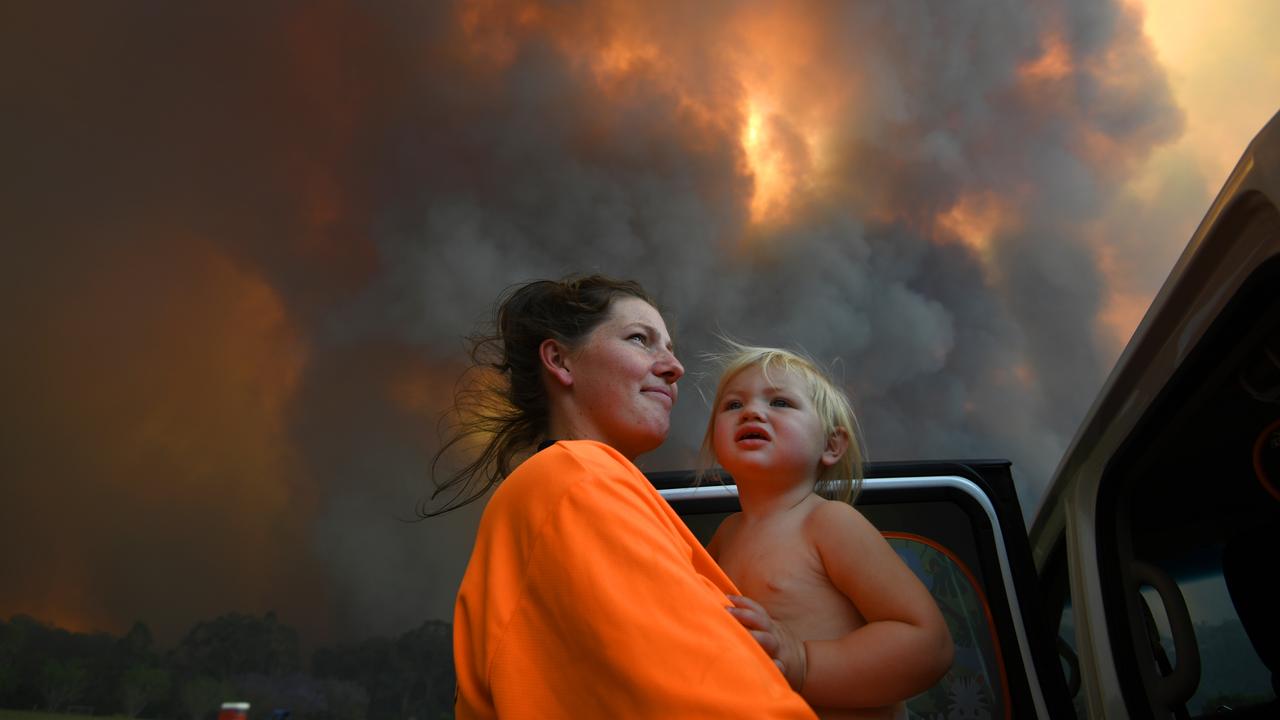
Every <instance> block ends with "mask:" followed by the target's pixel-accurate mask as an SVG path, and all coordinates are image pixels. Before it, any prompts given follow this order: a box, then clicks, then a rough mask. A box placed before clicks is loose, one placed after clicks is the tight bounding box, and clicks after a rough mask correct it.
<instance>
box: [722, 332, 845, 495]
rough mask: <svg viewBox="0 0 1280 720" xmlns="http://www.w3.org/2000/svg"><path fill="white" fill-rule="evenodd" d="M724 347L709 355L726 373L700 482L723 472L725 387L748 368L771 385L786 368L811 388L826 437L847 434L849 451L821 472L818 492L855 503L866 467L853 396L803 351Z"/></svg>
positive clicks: (737, 345)
mask: <svg viewBox="0 0 1280 720" xmlns="http://www.w3.org/2000/svg"><path fill="white" fill-rule="evenodd" d="M725 344H726V345H727V346H728V347H727V349H726V350H724V351H723V352H720V353H715V354H711V355H708V356H707V357H708V359H710V360H711V361H712V362H713V363H715V364H717V365H719V366H720V367H721V373H720V382H719V383H718V384H717V385H716V395H715V400H714V401H713V402H712V403H711V419H710V420H709V421H708V422H707V432H706V434H705V435H704V436H703V438H702V448H701V449H700V450H699V452H698V473H697V475H698V481H699V482H701V481H702V480H703V478H705V477H706V476H707V475H711V474H718V470H715V469H714V466H715V465H716V463H717V458H716V453H715V446H714V443H713V441H712V440H713V436H714V434H715V426H716V414H717V413H718V411H719V409H720V403H721V401H722V400H723V399H724V389H725V386H726V385H728V384H729V381H730V380H732V379H733V378H734V377H736V376H737V375H738V373H740V372H742V371H743V370H746V369H747V368H752V367H758V368H760V372H761V373H762V374H763V375H764V377H765V381H766V382H769V383H772V382H773V381H772V380H770V379H769V373H770V372H771V371H777V370H782V371H784V372H788V371H789V372H793V373H796V374H797V375H799V376H800V377H802V378H804V380H805V382H806V383H807V384H808V386H809V399H810V400H811V401H812V402H813V405H814V410H815V411H816V412H817V414H818V418H819V419H820V420H821V421H822V432H823V437H824V438H829V437H831V434H832V433H834V432H835V431H836V429H837V428H844V431H845V433H847V434H848V437H849V449H848V450H846V451H845V453H844V455H842V456H841V457H840V460H839V461H838V462H836V463H835V464H834V465H831V466H829V467H824V468H822V470H821V472H819V473H818V477H817V480H816V481H815V483H814V488H813V489H814V492H816V493H818V494H819V495H821V496H823V497H825V498H827V499H828V500H839V501H842V502H847V503H852V502H853V501H854V500H855V499H856V498H857V497H858V493H859V492H860V491H861V490H862V463H863V461H864V459H865V457H864V455H863V449H862V442H861V433H860V432H858V418H857V416H856V415H854V413H853V405H852V404H850V402H849V398H848V396H847V395H845V393H844V392H843V391H842V390H841V389H840V388H839V387H837V386H836V384H835V383H834V382H832V381H831V378H830V377H829V376H828V375H827V373H826V372H824V371H823V370H822V368H821V367H820V366H819V365H818V363H817V362H815V361H814V360H812V359H810V358H808V357H806V356H804V355H801V354H800V353H797V352H793V351H791V350H783V349H781V348H770V347H755V346H752V345H743V344H741V343H738V342H735V341H732V340H725Z"/></svg>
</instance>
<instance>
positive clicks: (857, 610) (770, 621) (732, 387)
mask: <svg viewBox="0 0 1280 720" xmlns="http://www.w3.org/2000/svg"><path fill="white" fill-rule="evenodd" d="M724 361H725V370H724V374H723V376H722V377H721V379H720V383H719V386H718V387H717V388H716V397H715V403H714V405H713V407H712V414H711V420H710V422H709V424H708V427H707V433H706V436H705V438H704V439H703V443H702V453H703V467H704V468H706V467H710V466H711V464H712V463H713V462H718V463H719V464H720V465H721V466H723V467H724V468H725V469H726V470H728V471H729V472H730V473H731V474H732V475H733V479H734V481H735V482H736V483H737V486H738V497H739V499H740V501H741V504H742V512H739V513H734V514H733V515H731V516H729V517H728V518H726V519H725V520H724V522H723V523H722V524H721V525H720V527H719V528H718V529H717V530H716V533H715V536H714V537H713V538H712V539H711V542H710V543H709V544H708V546H707V549H708V551H710V553H711V556H712V557H714V558H715V559H716V561H717V562H718V563H719V564H720V566H721V567H722V568H723V569H724V571H725V572H726V573H727V574H728V575H729V577H730V578H731V579H732V580H733V581H734V584H736V585H737V587H738V589H739V590H740V591H741V592H742V593H743V594H744V595H746V596H747V597H741V596H730V597H729V599H730V601H731V602H733V604H734V606H733V607H731V608H729V611H730V612H731V613H733V615H734V616H735V617H736V618H737V619H738V620H739V621H740V622H741V623H742V624H743V625H744V626H745V627H746V628H747V629H748V630H749V631H751V633H752V635H754V636H755V637H756V639H757V640H758V641H759V642H760V644H761V645H762V646H763V647H764V649H765V650H766V652H768V653H769V654H770V655H772V656H773V657H774V659H775V662H776V663H777V664H778V666H779V667H780V668H781V669H782V670H783V673H784V674H785V675H786V676H787V680H788V682H790V683H791V686H792V687H793V688H795V690H796V691H797V692H799V693H800V694H801V695H802V696H803V697H804V698H805V699H806V700H807V701H808V702H809V704H810V705H812V706H813V707H814V709H815V710H816V711H817V712H818V714H819V716H820V717H823V718H898V717H905V708H904V705H903V701H905V700H906V699H907V698H909V697H911V696H913V695H916V694H918V693H920V692H923V691H924V690H927V689H928V688H929V687H930V686H932V685H933V684H934V683H936V682H937V681H938V680H939V679H941V678H942V676H943V675H944V674H945V673H946V671H947V669H948V668H949V667H950V665H951V658H952V654H953V651H954V649H953V646H952V642H951V635H950V633H949V632H948V630H947V626H946V623H945V622H944V621H943V619H942V614H941V613H940V612H939V610H938V606H937V604H936V603H934V601H933V597H932V596H931V595H930V594H929V591H928V590H927V589H926V588H925V587H924V585H923V584H922V583H921V582H920V581H919V580H918V579H917V578H916V576H915V575H914V574H913V573H912V572H911V570H910V569H909V568H908V567H907V566H906V565H905V564H904V563H903V562H902V561H901V560H900V559H899V558H898V556H897V554H896V553H895V552H894V551H893V549H892V548H890V547H889V544H888V543H887V542H885V540H884V538H883V537H882V536H881V535H880V532H879V531H878V530H876V528H875V527H874V526H873V525H872V524H871V523H870V522H869V521H868V520H867V519H866V518H864V517H863V516H862V514H861V513H860V512H858V511H857V510H855V509H854V507H853V505H852V504H851V503H852V501H853V498H854V496H855V495H856V494H857V491H858V490H859V489H860V486H861V474H862V473H861V463H862V454H861V451H860V448H859V446H858V442H857V433H855V427H856V420H855V418H854V414H853V409H852V407H851V406H850V404H849V400H848V399H847V398H846V397H845V395H844V393H843V392H841V391H840V390H839V389H838V388H837V387H835V385H834V384H833V383H832V382H831V381H830V380H829V379H828V378H827V376H826V375H825V374H824V373H823V372H822V371H821V370H820V369H819V368H818V366H817V365H816V364H815V363H813V362H812V361H810V360H808V359H807V358H804V357H801V356H800V355H797V354H796V353H792V352H789V351H786V350H778V349H773V348H757V347H748V346H743V345H737V344H733V345H732V346H731V351H730V352H729V353H728V355H727V356H726V357H725V358H724Z"/></svg>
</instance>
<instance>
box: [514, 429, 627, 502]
mask: <svg viewBox="0 0 1280 720" xmlns="http://www.w3.org/2000/svg"><path fill="white" fill-rule="evenodd" d="M619 480H624V481H626V482H628V483H643V484H646V485H647V484H648V481H647V480H646V479H645V477H644V474H643V473H641V472H640V470H639V469H638V468H637V467H636V466H635V465H634V464H632V462H631V461H630V460H627V459H626V458H625V457H624V456H623V455H622V454H621V453H619V452H618V451H617V450H614V449H613V448H612V447H609V446H608V445H605V444H604V443H599V442H595V441H593V440H561V441H559V442H557V443H555V444H554V445H551V446H549V447H547V448H544V449H542V450H540V451H538V452H536V453H534V454H533V455H532V456H530V457H529V458H528V459H526V460H525V461H524V462H522V463H520V465H519V467H517V468H516V469H515V471H514V472H512V473H511V475H510V476H508V477H507V479H506V480H504V481H503V482H502V484H501V485H500V486H499V488H498V491H497V493H495V496H494V497H495V499H496V498H497V496H498V494H499V493H501V494H503V495H507V496H520V497H521V499H522V501H525V502H528V501H538V502H547V501H553V502H554V501H555V499H556V498H559V497H561V496H562V495H563V494H564V493H566V492H574V491H586V490H588V489H589V486H592V485H594V484H596V483H598V482H600V481H604V482H617V481H619Z"/></svg>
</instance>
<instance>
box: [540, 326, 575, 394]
mask: <svg viewBox="0 0 1280 720" xmlns="http://www.w3.org/2000/svg"><path fill="white" fill-rule="evenodd" d="M538 358H539V359H540V360H542V367H543V368H545V369H546V371H547V372H548V373H549V374H550V375H551V377H552V378H553V379H554V380H555V382H558V383H560V384H561V385H563V386H565V387H570V386H572V385H573V371H572V370H570V369H569V349H568V348H566V347H565V346H564V345H563V344H561V343H560V341H559V340H555V339H552V338H547V339H546V340H543V341H542V344H541V345H539V346H538Z"/></svg>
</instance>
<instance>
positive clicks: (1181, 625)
mask: <svg viewBox="0 0 1280 720" xmlns="http://www.w3.org/2000/svg"><path fill="white" fill-rule="evenodd" d="M1278 208H1280V114H1277V115H1276V116H1275V117H1273V118H1272V119H1271V121H1270V122H1269V123H1268V124H1267V125H1266V127H1264V128H1263V129H1262V131H1261V132H1260V133H1259V134H1258V135H1257V137H1256V138H1255V139H1254V140H1253V142H1252V143H1251V144H1250V145H1249V147H1248V149H1247V150H1246V151H1245V153H1244V155H1243V156H1242V158H1241V159H1240V162H1239V163H1238V164H1237V166H1236V168H1235V170H1234V171H1233V172H1232V173H1231V175H1230V177H1229V178H1228V180H1227V182H1226V184H1225V185H1224V187H1223V188H1222V190H1221V191H1220V192H1219V194H1218V196H1217V198H1216V199H1215V200H1214V202H1213V204H1212V205H1211V207H1210V209H1209V211H1208V213H1207V214H1206V216H1205V218H1204V220H1203V221H1202V222H1201V223H1200V225H1199V227H1198V229H1197V230H1196V232H1195V234H1194V235H1193V236H1192V238H1191V240H1190V242H1189V243H1188V245H1187V247H1186V250H1185V251H1184V252H1183V254H1182V255H1181V257H1180V258H1179V260H1178V261H1177V263H1176V264H1175V266H1174V268H1173V270H1172V271H1171V272H1170V275H1169V277H1168V279H1167V280H1166V281H1165V283H1164V285H1163V287H1162V288H1161V290H1160V291H1159V293H1158V294H1157V295H1156V297H1155V299H1154V300H1153V301H1152V303H1151V306H1150V309H1149V310H1148V312H1147V314H1146V316H1145V317H1144V319H1143V320H1142V322H1141V323H1140V324H1139V326H1138V328H1137V330H1136V331H1135V332H1134V334H1133V337H1132V339H1131V340H1130V342H1129V344H1128V345H1127V347H1126V348H1125V350H1124V351H1123V353H1122V354H1121V356H1120V358H1119V360H1118V361H1117V362H1116V365H1115V368H1114V369H1113V370H1112V372H1111V373H1110V375H1109V376H1108V379H1107V381H1106V382H1105V383H1104V385H1103V387H1102V389H1101V391H1100V392H1099V394H1098V396H1097V399H1096V400H1095V401H1094V403H1093V405H1092V406H1091V408H1090V410H1089V412H1088V414H1087V416H1086V418H1085V420H1084V422H1083V423H1082V425H1081V427H1080V429H1079V430H1078V431H1077V433H1076V435H1075V437H1074V439H1073V440H1072V442H1071V444H1070V445H1069V447H1068V449H1067V451H1066V453H1065V454H1064V456H1063V458H1062V460H1061V462H1060V463H1059V465H1058V467H1057V470H1056V471H1055V473H1054V476H1053V479H1052V481H1051V482H1050V484H1049V489H1048V491H1047V492H1046V494H1045V495H1044V498H1043V500H1042V501H1041V503H1040V506H1039V507H1038V508H1037V510H1036V512H1035V513H1034V519H1033V520H1032V522H1031V525H1030V529H1029V531H1028V529H1027V527H1026V525H1025V524H1024V521H1023V517H1024V515H1023V507H1022V505H1021V502H1020V499H1019V497H1018V495H1017V491H1016V487H1015V485H1014V482H1013V474H1012V468H1011V466H1010V464H1009V463H1008V462H1007V461H1004V460H999V459H994V460H956V461H937V462H919V463H869V464H868V465H867V468H866V477H867V480H866V482H865V484H864V486H863V491H862V495H861V497H860V498H859V500H858V507H859V508H860V509H861V510H862V512H863V513H864V514H865V515H866V516H867V517H868V518H869V519H870V520H871V521H872V522H873V523H874V524H875V525H876V526H877V528H878V529H879V530H880V531H881V532H882V533H883V534H884V536H885V537H886V539H888V540H889V543H890V545H892V546H893V547H894V548H895V550H897V551H898V553H899V555H900V556H901V557H902V558H903V559H904V560H905V561H906V562H907V564H908V566H910V567H911V568H912V569H913V570H914V571H915V572H916V573H917V575H918V576H919V577H920V578H921V579H922V580H923V581H924V582H925V584H926V586H927V587H929V589H930V591H931V592H932V593H933V595H934V597H935V599H936V600H937V601H938V604H939V607H940V608H941V609H942V611H943V615H944V617H946V619H947V622H948V625H949V626H950V628H951V632H952V636H953V638H954V640H955V642H956V659H955V662H954V663H953V666H952V668H951V670H950V671H949V672H948V674H947V676H946V677H945V678H944V679H943V680H942V681H941V682H940V683H939V684H938V685H937V686H936V687H934V688H933V689H931V690H929V691H928V692H926V693H923V694H922V695H920V696H917V697H916V698H913V699H911V700H910V701H909V702H908V711H909V713H910V714H911V715H912V716H913V717H921V718H929V719H930V720H932V719H933V718H947V719H951V718H1073V717H1074V718H1153V719H1154V718H1160V719H1162V720H1163V719H1164V718H1264V717H1265V718H1276V717H1280V701H1278V700H1277V695H1280V602H1278V600H1280V591H1275V590H1272V589H1271V588H1272V587H1273V586H1274V585H1275V584H1276V583H1275V582H1274V580H1275V578H1274V576H1275V575H1276V574H1277V570H1280V210H1278ZM649 477H650V480H651V481H652V482H653V483H654V485H655V486H656V487H657V488H658V489H659V491H660V492H661V493H662V494H663V496H664V497H666V498H667V500H668V502H670V503H671V505H672V506H673V507H674V508H675V509H676V511H677V512H678V513H679V514H680V515H681V517H683V518H684V520H685V522H686V523H687V524H688V525H689V527H690V529H691V530H693V531H694V533H695V534H696V535H697V536H698V537H699V538H700V539H702V541H703V542H704V543H705V542H706V541H707V540H708V539H709V538H710V536H711V534H712V533H713V532H714V530H715V528H716V526H717V525H718V524H719V522H720V520H721V519H723V518H724V517H725V516H727V515H728V514H729V513H731V512H734V511H736V510H737V509H738V504H737V492H736V488H735V487H734V486H733V484H732V480H731V479H729V480H728V481H726V482H725V483H724V484H718V483H717V484H705V485H702V486H697V485H696V484H695V482H694V475H693V473H692V472H654V473H650V474H649Z"/></svg>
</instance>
